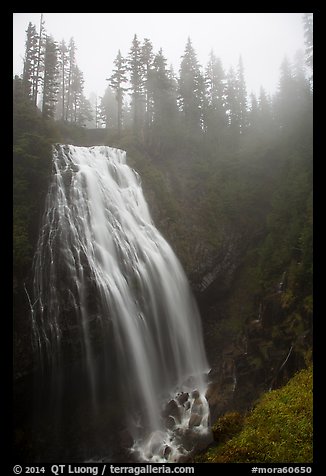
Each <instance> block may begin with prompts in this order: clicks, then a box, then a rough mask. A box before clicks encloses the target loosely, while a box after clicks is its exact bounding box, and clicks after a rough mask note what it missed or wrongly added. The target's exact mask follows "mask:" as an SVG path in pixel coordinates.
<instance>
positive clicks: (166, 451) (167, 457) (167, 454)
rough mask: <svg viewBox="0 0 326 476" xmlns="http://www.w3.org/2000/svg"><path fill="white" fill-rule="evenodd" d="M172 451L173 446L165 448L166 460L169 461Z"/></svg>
mask: <svg viewBox="0 0 326 476" xmlns="http://www.w3.org/2000/svg"><path fill="white" fill-rule="evenodd" d="M171 451H172V449H171V446H166V447H165V448H164V453H163V456H164V458H165V459H169V456H170V454H171Z"/></svg>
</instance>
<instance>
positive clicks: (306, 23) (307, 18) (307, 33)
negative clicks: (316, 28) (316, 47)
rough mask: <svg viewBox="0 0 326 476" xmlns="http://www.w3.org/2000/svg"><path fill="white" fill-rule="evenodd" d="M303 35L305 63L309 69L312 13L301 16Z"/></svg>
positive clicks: (311, 61) (311, 60) (311, 54)
mask: <svg viewBox="0 0 326 476" xmlns="http://www.w3.org/2000/svg"><path fill="white" fill-rule="evenodd" d="M303 27H304V37H305V46H306V51H305V55H306V63H307V66H308V67H309V68H310V70H311V79H312V69H313V15H312V13H305V14H304V16H303Z"/></svg>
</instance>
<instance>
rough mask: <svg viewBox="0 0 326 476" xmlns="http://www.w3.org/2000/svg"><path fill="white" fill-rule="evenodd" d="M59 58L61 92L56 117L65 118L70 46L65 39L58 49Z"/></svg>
mask: <svg viewBox="0 0 326 476" xmlns="http://www.w3.org/2000/svg"><path fill="white" fill-rule="evenodd" d="M58 60H59V70H60V74H59V83H60V85H59V93H58V104H57V109H56V117H57V118H58V119H62V120H63V121H64V120H65V110H66V107H65V106H66V98H67V86H66V85H67V79H68V78H67V72H68V71H67V70H68V48H67V45H66V42H65V40H62V41H61V43H60V45H59V49H58Z"/></svg>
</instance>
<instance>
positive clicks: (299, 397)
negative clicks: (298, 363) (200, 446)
mask: <svg viewBox="0 0 326 476" xmlns="http://www.w3.org/2000/svg"><path fill="white" fill-rule="evenodd" d="M217 425H219V423H217ZM213 428H214V427H213ZM312 433H313V428H312V368H310V369H305V370H301V371H300V372H298V373H297V374H296V375H295V376H294V377H293V378H292V379H291V380H290V381H289V382H288V384H287V385H285V386H284V387H282V388H280V389H277V390H273V391H271V392H268V393H266V394H264V395H263V396H262V398H261V399H260V400H259V402H258V403H257V405H256V407H255V408H254V410H253V411H252V412H251V413H250V414H249V415H248V416H247V417H246V418H245V422H244V426H243V429H242V431H241V432H240V433H239V434H238V435H236V436H234V437H233V438H231V439H230V440H228V441H227V442H226V443H225V444H222V445H219V446H218V447H216V448H210V449H209V450H208V451H207V452H206V454H205V455H204V457H203V458H202V461H204V462H214V463H240V462H243V463H280V462H282V463H310V462H312V439H313V434H312Z"/></svg>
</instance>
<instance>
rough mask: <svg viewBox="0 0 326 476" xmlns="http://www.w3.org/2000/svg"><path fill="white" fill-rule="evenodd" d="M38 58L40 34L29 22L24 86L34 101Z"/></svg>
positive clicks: (27, 94)
mask: <svg viewBox="0 0 326 476" xmlns="http://www.w3.org/2000/svg"><path fill="white" fill-rule="evenodd" d="M37 59H38V35H37V32H36V27H35V25H33V24H32V23H31V22H29V24H28V27H27V30H26V43H25V58H24V69H23V88H24V92H25V94H26V96H28V97H29V98H30V99H31V100H32V101H33V102H34V103H35V101H34V95H35V77H36V70H37Z"/></svg>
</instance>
